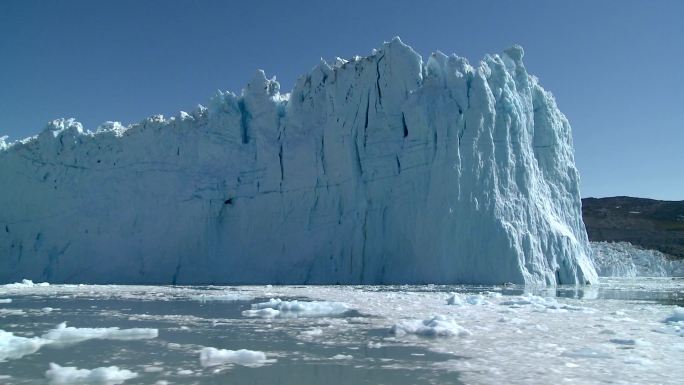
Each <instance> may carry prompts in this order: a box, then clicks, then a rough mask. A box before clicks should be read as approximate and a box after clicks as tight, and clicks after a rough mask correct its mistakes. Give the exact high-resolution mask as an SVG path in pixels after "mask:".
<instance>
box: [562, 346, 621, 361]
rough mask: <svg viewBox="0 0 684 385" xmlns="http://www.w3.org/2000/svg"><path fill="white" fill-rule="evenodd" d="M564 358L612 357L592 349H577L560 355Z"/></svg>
mask: <svg viewBox="0 0 684 385" xmlns="http://www.w3.org/2000/svg"><path fill="white" fill-rule="evenodd" d="M562 355H563V356H565V357H572V358H601V359H606V358H613V355H612V354H610V353H608V352H605V351H603V350H598V349H592V348H579V349H575V350H571V351H567V352H564V353H563V354H562Z"/></svg>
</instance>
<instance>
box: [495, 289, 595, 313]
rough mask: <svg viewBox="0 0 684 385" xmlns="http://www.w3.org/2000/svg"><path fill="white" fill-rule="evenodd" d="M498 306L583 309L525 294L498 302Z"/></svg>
mask: <svg viewBox="0 0 684 385" xmlns="http://www.w3.org/2000/svg"><path fill="white" fill-rule="evenodd" d="M499 304H500V305H504V306H510V307H514V308H515V307H522V306H526V305H530V306H532V307H535V308H539V309H544V308H545V309H562V310H583V309H584V308H582V307H580V306H572V305H568V304H561V303H559V302H558V300H556V299H555V298H552V297H540V296H538V295H534V294H530V293H525V294H523V295H521V296H518V297H513V298H511V299H508V300H506V301H501V302H499Z"/></svg>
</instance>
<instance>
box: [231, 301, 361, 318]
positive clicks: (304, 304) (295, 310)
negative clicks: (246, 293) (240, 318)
mask: <svg viewBox="0 0 684 385" xmlns="http://www.w3.org/2000/svg"><path fill="white" fill-rule="evenodd" d="M349 310H350V309H349V307H348V306H347V305H346V304H344V303H341V302H328V301H298V300H294V301H283V300H281V299H280V298H275V299H274V298H271V299H270V300H269V301H268V302H260V303H255V304H252V309H251V310H245V311H243V312H242V314H243V315H244V316H247V317H263V318H271V317H325V316H331V315H340V314H344V313H346V312H347V311H349Z"/></svg>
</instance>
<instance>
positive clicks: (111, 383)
mask: <svg viewBox="0 0 684 385" xmlns="http://www.w3.org/2000/svg"><path fill="white" fill-rule="evenodd" d="M137 376H138V375H137V374H136V373H133V372H131V371H130V370H126V369H119V368H118V367H117V366H109V367H100V368H95V369H78V368H76V367H73V366H59V365H57V364H55V363H50V369H48V370H47V371H46V372H45V378H47V380H48V383H49V385H117V384H122V383H124V381H126V380H130V379H133V378H136V377H137Z"/></svg>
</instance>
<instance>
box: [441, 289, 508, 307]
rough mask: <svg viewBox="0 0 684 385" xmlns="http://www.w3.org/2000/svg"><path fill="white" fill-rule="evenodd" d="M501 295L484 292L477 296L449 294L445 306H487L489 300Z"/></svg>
mask: <svg viewBox="0 0 684 385" xmlns="http://www.w3.org/2000/svg"><path fill="white" fill-rule="evenodd" d="M499 297H501V293H496V292H491V291H488V292H485V293H479V294H459V293H451V294H450V296H449V298H447V305H455V306H465V305H487V304H489V301H488V300H487V299H489V298H499Z"/></svg>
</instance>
